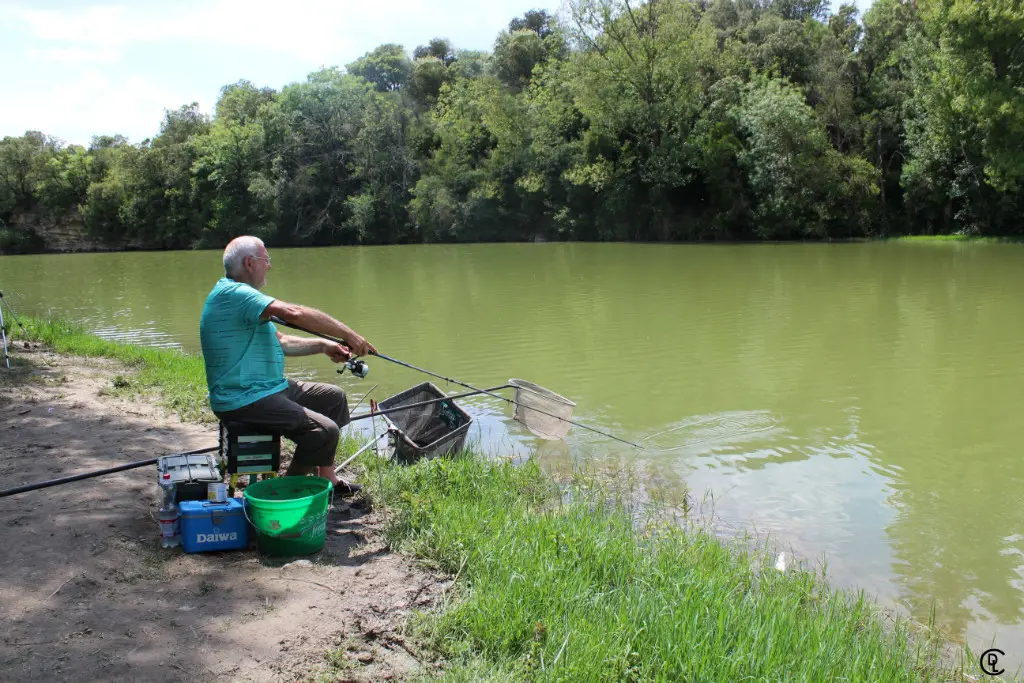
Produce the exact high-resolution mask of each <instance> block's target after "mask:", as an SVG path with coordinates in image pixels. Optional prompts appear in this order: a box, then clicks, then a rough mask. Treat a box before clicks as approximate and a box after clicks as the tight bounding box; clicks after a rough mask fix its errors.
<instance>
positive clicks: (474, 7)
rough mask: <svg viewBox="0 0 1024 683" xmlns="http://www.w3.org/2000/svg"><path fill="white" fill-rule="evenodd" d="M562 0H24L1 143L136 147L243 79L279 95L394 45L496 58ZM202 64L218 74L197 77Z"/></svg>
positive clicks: (10, 30) (17, 14)
mask: <svg viewBox="0 0 1024 683" xmlns="http://www.w3.org/2000/svg"><path fill="white" fill-rule="evenodd" d="M101 1H102V0H101ZM560 1H561V0H547V2H546V3H545V1H544V0H541V2H536V1H535V0H499V1H498V2H490V3H483V4H480V5H478V4H476V3H475V0H392V1H391V2H389V3H387V4H386V5H377V4H373V3H370V2H368V1H367V0H361V1H360V2H354V1H352V0H289V1H288V2H284V3H282V2H279V1H275V0H250V1H249V2H246V1H244V0H209V1H208V2H206V3H204V2H202V1H201V0H184V1H182V2H175V3H159V4H158V3H149V2H139V3H137V4H128V3H126V2H121V3H117V2H116V0H115V1H114V2H110V1H109V0H108V1H107V3H106V4H96V3H87V2H82V3H81V4H71V3H68V6H66V7H65V8H63V9H60V10H56V9H44V8H39V5H31V4H28V0H20V1H19V0H15V4H13V5H11V4H8V5H6V6H5V7H4V15H3V19H2V21H0V31H2V33H0V40H4V39H7V40H6V42H7V44H8V45H10V46H14V45H18V46H19V47H18V48H14V49H19V50H23V54H24V55H25V57H26V60H25V63H24V64H23V68H22V69H21V70H20V71H19V73H18V79H17V80H16V81H15V82H11V83H8V89H7V95H8V99H9V101H11V102H15V103H16V106H14V107H6V108H4V109H3V110H0V135H20V134H21V133H22V132H24V131H25V130H42V131H44V132H46V133H48V134H53V135H57V136H59V137H63V138H64V139H66V140H68V141H69V142H75V143H79V144H86V143H88V142H89V139H90V137H91V136H92V135H94V134H109V133H115V132H117V133H123V134H125V135H127V136H128V137H129V139H131V140H132V141H134V142H137V141H139V140H141V139H142V138H144V137H147V136H151V135H154V134H155V133H156V132H157V129H158V126H159V122H160V121H161V119H162V118H163V111H164V109H165V108H173V107H178V106H180V105H181V104H182V103H187V102H192V101H199V103H200V105H201V107H202V108H203V110H204V111H207V112H211V111H212V105H213V103H214V101H215V99H216V97H217V95H218V92H217V91H218V89H219V87H220V86H222V85H224V84H225V83H228V82H232V81H233V80H236V79H239V78H246V79H249V80H252V81H254V82H256V83H259V84H266V85H270V86H272V87H276V88H280V87H282V86H284V85H285V84H286V83H288V82H290V81H299V80H302V79H304V77H305V76H306V74H307V73H309V72H310V71H313V70H316V69H318V68H320V67H322V66H334V65H344V64H346V63H348V62H350V61H352V60H354V59H356V58H358V57H359V56H360V55H362V54H363V53H365V52H368V51H369V50H372V49H373V48H374V47H376V46H377V45H380V44H381V43H385V42H395V43H400V44H402V45H404V46H405V47H406V49H407V50H409V51H411V50H412V49H413V48H414V47H415V46H416V45H421V44H425V43H426V42H427V41H428V40H430V39H431V38H433V37H437V36H443V37H447V38H449V39H451V40H452V42H453V43H454V44H455V46H456V47H457V48H469V49H488V48H489V46H490V45H491V44H492V43H493V40H494V38H495V36H496V35H497V33H498V31H500V30H501V29H502V28H503V27H504V26H506V25H507V24H508V22H509V20H510V19H512V18H513V17H515V16H517V15H520V14H522V13H523V12H525V11H526V10H528V9H531V8H534V7H543V6H544V5H545V4H547V5H548V6H549V7H551V8H552V9H553V8H555V7H557V3H558V2H560ZM3 2H4V0H0V3H3ZM549 11H550V10H549ZM225 54H228V55H231V57H232V58H234V59H233V61H232V62H231V65H230V66H229V65H228V64H227V63H226V61H225ZM181 55H185V56H186V58H185V59H176V58H177V57H178V56H181ZM179 62H180V63H179ZM238 64H242V65H244V66H243V68H238V66H237V65H238ZM283 64H287V66H286V67H283V68H282V66H281V65H283ZM197 65H209V68H204V66H199V67H198V68H199V69H202V72H201V73H197V72H196V69H197ZM236 72H237V73H236ZM214 73H215V74H217V75H216V76H212V77H211V74H214ZM225 74H227V75H225ZM271 74H272V75H271ZM222 79H223V80H222ZM214 80H216V81H217V82H216V83H214Z"/></svg>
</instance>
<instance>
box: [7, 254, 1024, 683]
mask: <svg viewBox="0 0 1024 683" xmlns="http://www.w3.org/2000/svg"><path fill="white" fill-rule="evenodd" d="M271 256H272V258H273V269H272V270H271V272H270V274H269V277H268V284H267V286H266V288H265V289H264V291H265V292H267V293H268V294H270V295H271V296H274V297H277V298H280V299H283V300H285V301H291V302H298V303H303V304H306V305H310V306H315V307H317V308H321V309H323V310H324V311H327V312H328V313H330V314H332V315H334V316H335V317H337V318H339V319H341V320H343V321H345V322H346V323H347V324H349V325H350V326H351V327H353V328H354V329H355V330H357V331H358V332H360V333H361V334H363V335H364V336H365V337H367V339H369V340H370V341H371V342H372V343H374V344H375V345H376V347H377V349H378V350H379V351H380V352H381V353H384V354H387V355H390V356H393V357H395V358H398V359H401V360H403V361H406V362H409V363H413V364H415V365H419V366H421V367H424V368H427V369H430V370H432V371H435V372H438V373H441V374H443V375H447V376H450V377H453V378H455V379H458V380H461V381H463V382H467V383H469V384H473V385H476V386H481V387H485V386H494V385H500V384H504V383H505V382H506V381H507V380H508V379H509V378H523V379H527V380H529V381H532V382H535V383H537V384H540V385H543V386H544V387H547V388H549V389H551V390H553V391H555V392H558V393H560V394H562V395H564V396H566V397H568V398H570V399H572V400H573V401H575V402H576V404H577V407H576V409H575V412H574V419H575V420H577V421H579V422H582V423H584V424H587V425H591V426H594V427H596V428H599V429H601V430H605V431H609V432H611V433H613V434H615V435H617V436H620V437H622V438H624V439H628V440H630V441H636V442H639V443H640V444H641V445H643V446H644V447H645V448H644V449H643V450H638V449H635V448H632V447H630V446H628V445H624V444H622V443H619V442H616V441H614V440H611V439H607V438H605V437H602V436H600V435H597V434H594V433H591V432H588V431H586V430H583V429H580V428H576V427H574V428H573V429H572V430H571V431H570V432H569V435H568V436H567V437H566V439H565V441H564V442H548V441H541V440H539V439H537V438H535V437H533V436H532V435H531V434H530V433H529V432H527V431H526V430H525V429H524V428H523V427H522V425H520V424H518V423H515V422H513V421H512V420H511V419H510V417H509V416H510V414H511V409H510V407H509V406H507V405H506V404H505V403H503V402H501V401H498V400H495V399H492V398H488V397H475V398H473V399H467V400H465V401H461V402H460V405H462V406H463V407H465V408H466V409H467V410H468V411H469V412H470V413H471V414H472V415H473V416H474V427H473V430H472V431H471V434H470V439H471V440H472V441H475V442H476V443H478V444H479V445H480V447H481V448H482V449H483V450H484V451H485V452H487V453H491V454H495V455H515V454H520V455H521V454H526V453H530V452H536V453H537V454H538V456H539V457H540V458H541V459H542V460H543V461H544V462H545V463H547V464H548V465H550V466H551V467H554V468H559V467H561V468H564V467H571V466H572V464H573V463H577V464H579V463H584V462H585V463H588V464H594V463H596V464H598V465H601V464H602V463H607V464H608V465H609V466H611V465H614V466H615V467H622V466H626V467H628V468H631V469H632V470H633V471H635V472H636V473H637V474H638V476H639V478H640V479H641V481H642V482H643V483H644V485H650V486H659V487H662V488H663V489H665V490H669V491H675V492H677V493H678V492H681V491H683V490H688V491H689V493H690V495H691V497H692V498H693V499H694V500H695V501H696V502H697V503H698V504H699V505H700V506H701V507H702V509H703V511H704V512H709V511H713V512H714V515H715V516H716V517H717V518H718V519H719V520H720V521H721V523H722V524H723V525H725V526H726V527H728V528H735V529H737V530H740V529H751V530H754V529H756V531H757V532H758V533H759V534H762V535H770V536H771V537H773V538H775V539H776V540H778V541H779V542H781V543H783V544H785V545H787V546H791V547H792V549H793V550H794V551H795V552H796V553H797V554H798V555H799V556H801V557H803V558H804V559H806V560H807V561H809V562H810V563H811V564H817V563H819V562H821V561H823V560H824V561H826V562H827V568H828V575H829V577H830V578H831V580H832V581H833V583H834V584H835V585H838V586H842V587H847V588H863V589H864V590H865V591H866V592H867V593H868V594H869V595H871V596H874V597H877V598H878V599H879V600H880V601H881V602H882V603H883V604H886V605H892V606H897V607H899V608H902V609H903V610H905V611H907V612H908V613H911V614H913V615H914V616H916V617H917V618H919V619H921V620H923V621H927V620H928V616H929V612H930V610H931V609H932V607H933V606H934V609H935V612H936V620H937V622H938V624H939V625H940V626H941V627H943V628H944V629H946V630H947V632H948V634H949V635H950V637H952V638H965V637H966V638H968V639H969V641H970V642H971V644H972V646H973V647H975V649H976V651H980V650H984V649H985V648H986V647H989V646H990V645H992V644H993V643H994V646H995V647H999V648H1001V649H1002V650H1004V651H1006V653H1007V656H1008V658H1009V659H1008V660H1004V662H1005V663H1006V664H1011V665H1012V667H1008V668H1009V670H1010V671H1012V670H1013V668H1015V667H1016V666H1017V665H1018V664H1019V663H1020V662H1021V661H1024V505H1022V499H1024V458H1022V457H1021V450H1020V444H1021V443H1022V441H1024V420H1022V419H1021V418H1020V414H1021V407H1022V406H1024V370H1022V360H1024V355H1022V353H1021V351H1022V348H1021V347H1022V342H1021V340H1022V338H1024V297H1022V292H1024V245H1007V244H970V243H913V242H911V243H904V242H892V243H858V244H749V245H748V244H743V245H736V244H733V245H641V244H494V245H452V246H449V245H424V246H394V247H351V248H343V247H332V248H319V249H271ZM220 259H221V252H220V251H203V252H158V253H149V252H147V253H112V254H59V255H57V254H55V255H49V254H48V255H34V256H6V257H0V291H2V292H3V294H4V298H5V299H6V300H7V301H8V302H9V303H10V304H12V305H13V307H14V310H15V311H16V312H17V313H18V314H19V315H38V316H45V315H47V314H50V313H52V314H55V315H59V316H63V317H67V318H70V319H73V320H77V321H81V322H83V323H84V324H85V325H86V326H88V327H89V328H90V329H92V330H94V331H96V332H97V333H99V334H101V335H103V336H106V337H110V338H116V339H121V340H130V341H136V342H138V343H143V344H151V345H160V346H168V347H177V348H181V349H184V350H186V351H190V352H197V351H198V350H199V314H200V311H201V309H202V305H203V301H204V299H205V297H206V295H207V293H208V292H209V290H210V288H211V287H212V286H213V284H214V283H215V282H216V280H217V279H218V278H219V277H220V276H221V274H222V266H221V261H220ZM4 314H5V316H9V311H8V310H7V309H5V310H4ZM6 322H7V323H8V325H10V324H11V320H9V319H7V320H6ZM283 331H285V332H289V331H288V330H286V329H285V330H283ZM296 334H299V333H296ZM15 352H16V351H15ZM368 362H369V365H370V374H369V376H368V377H366V378H365V379H358V378H353V377H351V376H350V375H349V374H348V373H346V374H345V375H343V376H339V375H338V374H336V372H335V369H336V366H334V365H333V364H331V363H330V361H329V360H327V359H326V357H324V356H318V357H310V358H298V359H288V363H287V366H288V371H289V374H290V375H291V376H293V377H296V378H303V379H317V380H322V381H331V382H338V383H340V384H341V385H342V386H343V387H344V388H345V389H346V391H348V392H349V395H350V397H352V400H353V402H354V401H355V400H358V399H359V398H360V397H362V396H363V394H364V393H365V392H366V391H368V390H369V389H370V388H371V387H373V386H374V385H376V388H375V389H374V390H373V392H372V393H371V394H370V397H371V398H376V399H377V400H378V401H379V400H382V399H384V398H386V397H387V396H391V395H393V394H396V393H398V392H399V391H401V390H403V389H405V388H408V387H410V386H413V385H415V384H418V383H420V382H422V381H427V380H431V378H429V377H426V376H423V375H421V374H418V373H415V372H413V371H411V370H408V369H406V368H402V367H399V366H396V365H393V364H390V363H387V362H385V361H384V360H382V359H379V358H369V359H368ZM431 381H434V382H435V383H436V384H437V385H438V386H439V387H440V388H442V389H444V390H446V391H451V392H454V391H456V390H460V389H461V388H460V387H458V386H456V385H447V384H445V383H444V382H442V381H440V380H431ZM503 394H504V395H509V396H510V395H511V394H509V393H508V392H503ZM211 437H212V435H211ZM169 446H171V447H173V444H170V445H169Z"/></svg>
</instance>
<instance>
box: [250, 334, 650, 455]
mask: <svg viewBox="0 0 1024 683" xmlns="http://www.w3.org/2000/svg"><path fill="white" fill-rule="evenodd" d="M270 320H271V321H272V322H274V323H275V324H279V325H284V326H285V327H291V328H292V329H296V330H300V331H302V332H306V333H307V334H312V335H314V336H316V337H320V338H321V339H326V340H327V341H332V342H334V343H335V344H341V345H343V346H348V342H346V341H345V340H343V339H338V338H337V337H332V336H330V335H327V334H321V333H319V332H314V331H313V330H310V329H306V328H305V327H302V326H301V325H296V324H294V323H289V322H285V321H284V320H281V319H280V318H278V317H277V316H271V317H270ZM371 355H374V356H377V357H378V358H383V359H384V360H386V361H390V362H392V363H395V364H396V365H401V366H403V367H406V368H409V369H410V370H416V371H417V372H422V373H423V374H425V375H430V376H431V377H436V378H438V379H442V380H444V381H446V382H450V383H452V384H458V385H459V386H461V387H465V388H467V389H471V390H472V391H473V392H474V393H479V394H486V395H488V396H491V397H493V398H499V399H501V400H502V401H505V402H507V403H511V404H512V405H522V404H520V403H517V402H516V401H513V400H512V399H510V398H508V397H507V396H502V395H500V394H495V393H493V392H492V391H491V390H489V389H478V388H477V387H474V386H472V385H470V384H466V383H465V382H460V381H459V380H457V379H453V378H451V377H445V376H444V375H440V374H438V373H436V372H431V371H430V370H426V369H424V368H421V367H417V366H415V365H413V364H411V363H406V362H405V361H402V360H398V359H397V358H392V357H391V356H385V355H384V354H383V353H379V352H372V354H371ZM360 364H361V365H360ZM345 365H346V367H348V368H349V369H351V370H352V371H353V374H356V376H358V377H365V376H366V374H367V373H368V372H369V369H368V368H367V367H366V364H365V363H363V362H362V361H355V357H353V358H352V359H350V360H349V361H348V362H347V363H346V364H345ZM343 369H344V368H342V369H341V370H338V372H339V373H340V372H342V371H343ZM508 386H511V385H505V386H504V387H500V388H506V387H508ZM449 398H450V397H449ZM438 400H445V399H438ZM431 402H432V401H431ZM523 408H525V409H526V410H533V411H535V412H538V413H540V414H541V415H547V416H548V417H553V418H555V419H556V420H561V421H563V422H567V423H569V424H571V425H575V426H577V427H581V428H583V429H586V430H588V431H591V432H595V433H596V434H600V435H601V436H605V437H608V438H609V439H615V440H616V441H621V442H622V443H624V444H629V445H630V446H633V447H634V448H639V449H640V450H643V446H641V445H640V444H636V443H633V442H632V441H627V440H626V439H621V438H619V437H617V436H615V435H614V434H609V433H607V432H602V431H601V430H599V429H594V428H593V427H588V426H587V425H585V424H580V423H579V422H574V421H573V420H569V419H566V418H564V417H561V416H559V415H553V414H552V413H548V412H545V411H543V410H540V409H539V408H534V407H532V406H523ZM378 414H379V413H378Z"/></svg>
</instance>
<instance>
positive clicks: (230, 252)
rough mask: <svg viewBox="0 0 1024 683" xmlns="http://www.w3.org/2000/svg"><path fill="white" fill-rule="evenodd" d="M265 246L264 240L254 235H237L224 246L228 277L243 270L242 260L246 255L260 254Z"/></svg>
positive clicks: (225, 266) (225, 270)
mask: <svg viewBox="0 0 1024 683" xmlns="http://www.w3.org/2000/svg"><path fill="white" fill-rule="evenodd" d="M262 248H263V240H261V239H260V238H259V237H253V236H252V235H243V236H242V237H236V238H235V239H233V240H231V242H229V243H228V246H227V247H225V248H224V274H225V275H227V276H228V277H231V276H232V275H235V274H238V273H240V272H241V270H242V261H243V260H245V257H246V256H259V255H260V249H262Z"/></svg>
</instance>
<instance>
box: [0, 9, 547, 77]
mask: <svg viewBox="0 0 1024 683" xmlns="http://www.w3.org/2000/svg"><path fill="white" fill-rule="evenodd" d="M519 4H522V7H521V8H520V7H519V6H518V5H519ZM530 7H532V4H531V3H529V2H522V3H520V2H519V0H512V2H509V3H488V4H484V5H479V4H476V3H474V2H472V1H471V0H450V1H448V2H444V3H440V2H434V3H428V2H417V1H415V0H397V1H396V0H392V1H391V2H388V3H387V4H386V5H377V4H373V3H369V2H344V1H342V2H338V1H333V0H291V1H290V2H288V3H280V2H275V1H272V0H252V1H251V2H244V1H242V0H214V1H213V2H210V3H207V4H200V3H191V2H190V3H180V4H175V5H150V4H145V5H143V4H139V5H131V6H129V5H104V6H92V7H83V8H79V9H75V10H71V11H67V10H64V11H56V10H40V9H27V8H21V9H14V10H13V17H14V18H15V19H16V20H19V21H20V22H21V23H23V24H24V25H25V26H26V27H27V28H28V30H29V33H30V35H31V36H33V37H34V38H36V39H38V40H42V41H49V42H54V43H59V44H60V45H58V46H57V47H60V48H63V49H68V48H69V46H76V47H79V48H84V49H88V48H92V49H97V50H99V49H102V50H107V51H114V50H124V49H125V48H127V47H130V46H133V45H145V44H152V43H157V42H161V41H182V40H185V41H195V42H198V43H207V44H215V45H221V46H224V45H229V46H235V47H248V48H257V49H260V50H264V51H268V52H278V53H286V54H290V55H293V56H295V57H298V58H300V59H302V60H304V61H308V62H311V63H315V64H318V65H319V64H324V63H330V62H331V60H332V59H333V60H338V59H339V58H341V59H343V60H347V59H352V58H355V57H356V56H358V54H356V53H359V54H361V53H362V52H364V51H366V50H368V49H372V47H373V46H374V45H376V44H379V43H381V42H390V41H395V42H412V41H417V42H422V43H425V42H426V41H427V40H429V39H430V38H432V37H433V36H434V35H449V34H458V35H459V36H460V37H461V38H463V39H467V38H469V37H470V36H476V37H478V38H482V39H483V42H484V43H485V44H487V43H490V42H491V41H493V39H494V36H495V35H496V34H497V31H498V30H499V29H500V28H501V27H502V26H503V25H505V24H507V22H508V21H509V20H510V19H511V18H512V17H513V16H515V15H516V14H518V13H521V12H522V11H525V9H528V8H530ZM450 37H452V38H453V40H455V36H454V35H451V36H450ZM474 42H477V43H479V42H480V41H479V40H476V41H474ZM412 47H414V45H411V44H409V45H406V48H407V49H410V50H411V49H412Z"/></svg>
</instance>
